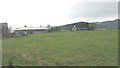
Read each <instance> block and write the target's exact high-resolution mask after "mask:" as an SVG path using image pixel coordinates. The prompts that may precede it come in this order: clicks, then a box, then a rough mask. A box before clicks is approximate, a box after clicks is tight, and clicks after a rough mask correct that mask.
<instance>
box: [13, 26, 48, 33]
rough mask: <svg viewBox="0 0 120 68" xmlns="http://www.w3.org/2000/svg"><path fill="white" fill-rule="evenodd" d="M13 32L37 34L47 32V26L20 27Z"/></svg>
mask: <svg viewBox="0 0 120 68" xmlns="http://www.w3.org/2000/svg"><path fill="white" fill-rule="evenodd" d="M14 31H15V34H18V35H24V34H37V33H45V32H48V28H45V27H22V28H19V29H15V30H14Z"/></svg>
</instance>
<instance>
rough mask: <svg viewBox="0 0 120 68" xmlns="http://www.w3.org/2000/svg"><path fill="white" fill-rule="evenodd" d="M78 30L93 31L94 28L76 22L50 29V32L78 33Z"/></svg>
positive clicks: (85, 23) (87, 24)
mask: <svg viewBox="0 0 120 68" xmlns="http://www.w3.org/2000/svg"><path fill="white" fill-rule="evenodd" d="M79 30H94V27H93V26H90V23H87V22H77V23H72V24H67V25H62V26H58V27H54V28H51V31H79Z"/></svg>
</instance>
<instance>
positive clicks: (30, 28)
mask: <svg viewBox="0 0 120 68" xmlns="http://www.w3.org/2000/svg"><path fill="white" fill-rule="evenodd" d="M47 29H48V28H45V27H22V28H18V29H15V30H47Z"/></svg>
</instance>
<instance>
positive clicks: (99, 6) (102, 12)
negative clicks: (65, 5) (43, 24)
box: [69, 2, 118, 18]
mask: <svg viewBox="0 0 120 68" xmlns="http://www.w3.org/2000/svg"><path fill="white" fill-rule="evenodd" d="M117 11H118V3H117V2H79V3H77V4H76V6H74V7H71V9H70V13H69V16H70V17H72V18H77V17H88V18H89V17H90V18H98V17H106V16H111V15H113V16H114V15H117Z"/></svg>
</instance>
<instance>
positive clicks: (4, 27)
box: [0, 23, 9, 37]
mask: <svg viewBox="0 0 120 68" xmlns="http://www.w3.org/2000/svg"><path fill="white" fill-rule="evenodd" d="M8 33H9V30H8V24H7V23H0V34H2V37H6V36H8Z"/></svg>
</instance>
